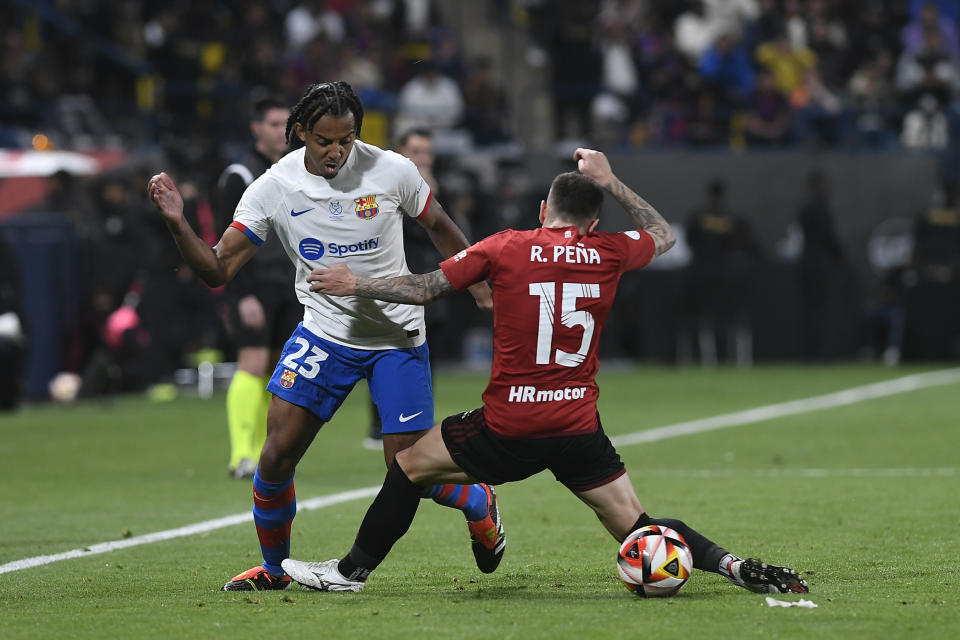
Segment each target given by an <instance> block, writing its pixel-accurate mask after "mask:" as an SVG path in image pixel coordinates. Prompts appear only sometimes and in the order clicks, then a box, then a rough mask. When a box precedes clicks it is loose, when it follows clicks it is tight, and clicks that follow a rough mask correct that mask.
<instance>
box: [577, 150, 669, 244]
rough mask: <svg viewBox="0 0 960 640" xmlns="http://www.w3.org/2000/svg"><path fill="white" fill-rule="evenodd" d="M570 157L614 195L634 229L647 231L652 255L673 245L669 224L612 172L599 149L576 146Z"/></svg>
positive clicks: (580, 168) (591, 177)
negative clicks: (577, 147) (653, 246)
mask: <svg viewBox="0 0 960 640" xmlns="http://www.w3.org/2000/svg"><path fill="white" fill-rule="evenodd" d="M573 159H574V160H575V161H576V162H577V168H578V169H579V170H580V173H582V174H583V175H585V176H587V177H588V178H590V179H592V180H593V181H594V182H596V183H597V184H599V185H600V186H601V187H603V188H604V189H606V190H607V191H608V192H609V193H610V195H612V196H613V197H614V198H616V200H617V202H619V203H620V206H622V207H623V208H624V209H625V210H626V212H627V213H628V214H630V217H631V218H632V219H633V224H634V225H635V226H636V227H637V229H642V230H643V231H646V232H647V233H649V234H650V236H651V237H652V238H653V243H654V245H655V246H656V248H657V250H656V255H658V256H659V255H661V254H662V253H664V252H665V251H667V250H668V249H669V248H670V247H672V246H673V245H674V243H675V242H676V241H677V237H676V235H675V234H674V233H673V229H672V228H670V224H669V223H668V222H667V221H666V220H664V219H663V216H661V215H660V213H659V212H658V211H657V210H656V209H654V208H653V206H652V205H651V204H650V203H649V202H647V201H646V200H644V199H643V198H641V197H640V196H638V195H637V194H636V193H635V192H634V191H633V190H632V189H630V187H628V186H627V185H625V184H623V182H621V181H620V179H619V178H617V176H615V175H614V173H613V169H611V168H610V161H609V160H607V157H606V156H605V155H603V153H601V152H599V151H593V150H592V149H577V151H576V153H574V154H573Z"/></svg>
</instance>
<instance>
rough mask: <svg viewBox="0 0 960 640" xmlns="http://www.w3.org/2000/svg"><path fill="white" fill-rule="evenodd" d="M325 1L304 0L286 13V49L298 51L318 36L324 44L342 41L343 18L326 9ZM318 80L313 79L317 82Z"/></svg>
mask: <svg viewBox="0 0 960 640" xmlns="http://www.w3.org/2000/svg"><path fill="white" fill-rule="evenodd" d="M327 4H328V3H327V2H325V0H304V1H303V2H301V3H300V4H299V5H297V6H296V7H294V8H293V9H291V10H290V11H289V13H287V17H286V19H285V21H284V33H285V35H286V40H287V47H288V48H289V49H290V50H292V51H298V50H300V49H302V48H303V47H304V46H306V45H307V44H308V43H310V42H312V41H313V40H315V39H316V38H317V37H318V36H323V39H324V40H325V41H326V42H330V43H333V44H338V43H340V42H342V41H343V38H344V35H345V34H346V29H345V27H344V23H343V16H341V15H340V14H339V13H337V12H336V11H334V10H333V9H331V8H329V7H327ZM319 79H320V78H319V77H317V78H313V79H311V80H310V81H311V82H317V81H318V80H319Z"/></svg>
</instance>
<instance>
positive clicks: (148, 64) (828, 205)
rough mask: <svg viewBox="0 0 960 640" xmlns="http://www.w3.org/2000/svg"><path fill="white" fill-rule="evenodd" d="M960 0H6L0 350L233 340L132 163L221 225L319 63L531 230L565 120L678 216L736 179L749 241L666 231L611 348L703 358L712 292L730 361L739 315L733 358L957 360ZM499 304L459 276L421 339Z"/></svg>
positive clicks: (207, 227)
mask: <svg viewBox="0 0 960 640" xmlns="http://www.w3.org/2000/svg"><path fill="white" fill-rule="evenodd" d="M958 16H960V2H956V1H951V0H940V1H937V2H922V1H916V0H910V1H904V2H893V1H889V2H885V1H882V0H870V1H867V2H854V1H852V0H836V1H833V2H830V1H825V0H806V1H803V0H783V1H776V0H707V1H705V2H673V1H668V0H633V1H630V0H620V1H613V0H604V1H599V0H583V1H576V0H558V1H553V2H547V1H544V0H540V1H537V0H525V1H524V0H488V1H485V2H455V1H452V0H447V1H444V0H392V1H391V0H338V1H334V0H330V1H328V2H322V1H312V2H311V1H308V2H303V3H297V2H292V1H291V2H286V1H283V0H249V1H241V2H231V3H226V2H216V1H214V0H193V1H191V2H171V3H166V4H164V5H163V6H152V5H150V4H148V3H145V2H137V1H133V2H98V1H94V0H88V1H80V0H77V1H69V0H61V1H51V2H44V1H35V2H26V1H18V2H12V3H6V4H5V5H4V6H3V8H2V9H0V24H2V25H3V26H2V28H0V32H2V49H0V60H2V63H0V238H3V239H4V240H5V241H6V245H7V247H6V249H5V251H6V252H7V253H8V256H6V257H8V258H10V261H9V262H6V261H5V262H3V263H2V264H3V268H2V269H0V271H2V273H0V279H2V280H3V284H4V291H16V292H17V295H16V297H14V296H12V295H6V296H5V297H3V298H0V300H2V301H3V304H4V305H8V306H9V307H10V309H13V310H14V311H15V312H16V313H17V314H18V315H19V317H20V318H22V325H23V327H24V333H25V334H26V335H25V336H24V338H23V339H21V338H17V337H13V338H11V337H10V336H15V333H14V332H10V333H8V334H3V335H5V336H6V337H2V338H0V342H2V341H3V340H6V341H7V344H8V347H5V348H10V349H11V350H10V351H4V352H3V353H4V354H5V355H4V357H3V358H0V369H2V370H3V372H4V374H5V375H18V376H22V377H23V378H24V380H25V391H26V397H27V398H30V399H36V400H39V399H43V398H46V397H47V394H48V383H49V381H50V380H51V379H53V378H54V376H55V375H56V374H57V373H58V372H61V371H72V372H75V373H77V374H80V375H81V376H83V377H84V378H85V379H86V380H88V381H90V384H89V385H88V387H87V388H88V389H89V390H90V392H91V393H110V392H115V391H125V390H135V389H143V388H147V387H149V386H152V385H156V384H158V383H166V382H170V381H171V380H173V376H174V373H175V372H176V371H177V370H182V369H185V368H191V369H192V368H193V367H195V366H196V363H197V360H202V359H204V358H207V357H210V356H209V354H210V353H211V352H213V351H219V352H220V354H221V356H220V358H214V359H221V358H222V359H224V360H229V359H230V357H231V353H230V350H231V346H230V341H229V337H228V336H226V335H225V333H224V330H223V328H222V323H221V322H220V320H219V317H220V316H219V313H220V311H219V308H220V304H219V299H218V293H217V292H216V291H213V292H211V291H208V290H207V289H205V288H204V287H202V286H201V285H200V284H198V283H197V281H196V280H195V279H194V278H193V277H192V275H191V274H190V273H189V270H188V269H186V268H183V267H182V265H181V261H180V259H179V256H178V255H177V253H176V250H175V248H174V246H173V243H172V242H171V241H170V239H169V237H168V234H167V233H166V231H165V229H164V228H163V225H162V223H161V222H160V221H159V218H158V216H157V215H156V214H155V213H154V212H153V210H152V207H151V205H150V204H149V202H148V201H147V200H146V197H145V193H144V188H143V187H144V185H145V184H146V180H147V178H148V177H149V175H151V174H153V173H155V172H156V171H158V170H160V169H164V170H167V171H169V172H170V173H172V174H174V175H175V176H176V177H177V179H178V180H179V181H180V183H181V184H182V185H183V186H184V187H185V188H184V191H185V194H186V195H187V196H188V198H187V203H188V207H187V211H188V215H189V216H191V217H192V219H193V221H194V223H195V224H196V226H197V228H198V229H199V230H200V232H201V234H202V235H203V237H205V238H206V239H208V240H210V241H211V242H213V241H214V240H215V239H216V237H217V236H218V235H219V233H220V231H221V230H220V229H217V228H215V224H214V222H213V217H212V214H211V206H210V198H211V188H212V186H213V184H214V182H215V180H216V177H217V175H218V174H219V172H220V170H221V169H222V167H223V166H224V165H225V164H226V163H227V162H228V161H229V160H231V159H233V158H235V157H236V155H237V154H238V153H239V152H241V151H242V150H243V149H244V147H245V146H246V145H247V144H248V139H247V138H248V136H247V126H246V123H247V113H248V106H249V104H250V101H251V100H252V99H254V98H255V97H256V96H258V95H261V94H263V93H265V92H272V93H278V94H281V95H283V96H285V97H286V98H287V99H289V101H290V103H291V104H293V102H294V101H295V100H296V99H297V97H298V96H299V95H300V93H301V92H302V89H303V88H304V86H305V85H306V84H307V83H310V82H315V81H323V80H331V79H346V80H348V81H349V82H350V83H351V84H352V85H353V86H354V87H355V89H357V90H358V93H359V94H360V95H361V97H362V99H363V100H364V104H365V106H366V109H367V115H366V118H365V120H364V131H363V137H364V139H366V140H367V141H369V142H373V143H375V144H379V145H381V146H385V147H390V146H391V144H392V139H393V136H395V135H396V134H397V133H399V132H400V131H402V130H403V129H404V128H406V127H410V126H414V125H416V126H425V127H427V128H429V129H431V131H433V133H434V137H435V141H436V145H437V150H438V152H439V156H440V157H439V160H438V174H439V179H440V194H439V197H440V199H441V202H442V203H443V204H444V206H445V208H446V209H447V210H448V212H450V213H451V215H452V216H453V217H454V218H455V220H456V221H457V222H458V224H460V225H461V226H462V227H463V228H464V229H465V231H467V232H468V234H469V235H470V237H472V238H480V237H483V236H485V235H487V234H489V233H491V232H494V231H496V230H499V229H501V228H505V227H516V228H525V227H531V226H533V225H534V224H535V223H536V220H535V216H536V211H537V208H536V205H537V203H538V201H539V199H540V198H541V197H543V195H544V194H545V192H546V186H547V184H548V182H549V179H550V178H551V177H552V176H553V175H554V174H555V173H556V171H558V170H562V169H564V168H567V167H569V166H570V165H569V162H568V161H567V160H566V159H567V158H569V157H570V155H571V153H572V150H573V149H574V148H575V147H576V146H578V145H591V146H595V147H597V148H600V149H602V150H604V151H606V152H607V153H608V154H609V155H610V156H611V158H612V161H613V166H614V168H615V170H616V171H617V173H618V174H619V175H620V176H621V177H622V178H623V179H624V181H625V182H627V183H628V184H629V185H631V186H632V187H634V188H635V189H636V190H637V191H638V192H639V193H641V195H643V196H645V197H647V198H648V199H649V200H650V201H651V202H652V203H653V204H654V205H655V206H657V208H658V209H659V210H660V211H661V212H662V213H663V214H664V215H665V217H666V218H667V219H668V220H669V221H671V222H672V223H675V224H676V225H677V227H678V228H679V229H680V230H681V231H682V232H689V230H690V229H689V227H690V226H691V225H692V224H693V223H692V217H691V216H692V214H693V213H694V212H695V211H697V210H698V208H701V207H703V205H704V202H705V198H706V194H707V191H708V187H709V186H710V185H711V184H715V183H717V182H718V181H719V182H722V183H723V184H724V185H725V193H726V196H727V197H726V202H727V206H728V208H729V211H730V212H732V213H733V214H734V216H735V219H736V220H737V224H738V227H737V228H738V229H741V230H742V231H743V233H742V234H737V238H738V239H739V238H749V239H750V240H751V241H750V242H749V243H746V242H744V243H742V245H741V243H739V242H738V243H720V247H719V248H718V247H716V246H714V247H713V248H710V247H708V248H707V249H704V256H706V257H707V258H709V259H711V260H718V259H722V260H724V261H730V262H731V263H732V264H733V265H734V267H732V268H731V270H730V274H728V275H730V277H728V278H726V279H719V280H716V279H715V280H710V279H709V278H704V273H703V270H702V269H698V268H697V260H696V258H697V255H696V253H697V252H696V251H694V249H693V245H692V244H691V243H688V242H686V241H685V238H686V236H687V235H688V234H687V233H682V234H681V238H682V240H681V242H680V243H679V244H678V246H677V247H676V248H675V249H674V250H673V251H672V252H671V253H670V254H667V256H666V257H665V259H664V260H663V261H662V262H659V263H658V264H656V268H655V269H650V270H648V271H641V272H638V273H634V274H630V275H629V276H628V277H627V278H625V280H624V283H623V286H622V289H621V296H622V298H624V299H623V300H621V301H620V302H619V303H618V305H616V306H615V310H614V315H613V316H612V317H611V319H610V321H609V328H608V330H607V332H606V333H605V335H604V340H605V342H604V343H603V345H602V352H603V354H604V356H605V357H607V358H612V357H619V358H626V359H629V360H631V361H657V362H681V363H683V362H697V361H704V360H705V359H706V360H707V361H708V362H709V361H710V358H709V357H707V354H705V353H704V349H703V341H702V338H703V336H702V333H703V331H702V330H703V326H704V325H703V322H702V320H703V317H704V314H706V315H707V316H711V315H712V316H716V318H717V319H718V320H719V321H718V322H717V323H715V329H716V332H717V334H718V345H719V348H718V354H717V357H718V359H719V360H721V361H723V360H730V359H732V358H733V357H734V355H735V353H734V352H736V353H737V354H740V352H739V351H738V350H737V349H735V348H734V347H733V346H731V347H730V348H727V346H726V342H725V340H724V336H725V335H726V333H730V335H731V336H732V337H736V336H737V335H740V336H741V337H742V335H743V332H744V331H747V334H748V335H751V334H752V340H751V343H752V354H750V357H749V358H746V359H744V358H741V364H748V363H749V362H750V361H751V360H818V361H823V360H827V361H830V360H838V359H845V360H849V359H854V358H864V359H885V360H886V362H888V363H889V364H897V363H899V362H901V361H903V360H941V359H957V358H958V357H960V340H958V335H960V295H958V293H960V291H958V288H960V285H958V280H957V275H958V268H960V216H958V213H957V210H956V208H955V205H956V203H955V200H954V193H955V188H956V180H957V177H958V176H957V171H958V168H957V166H958V165H957V150H958V144H960V137H958V130H957V124H958V118H957V116H958V111H957V102H956V93H957V90H958V88H960V71H958V62H960V50H958V38H957V30H958ZM767 69H769V70H772V71H773V73H767V72H766V71H765V70H767ZM434 75H436V76H438V78H439V79H433V80H431V81H429V82H427V81H425V80H424V77H425V76H431V77H432V76H434ZM458 96H459V99H458ZM812 172H819V173H821V174H822V175H823V176H824V177H825V181H826V188H825V190H823V191H818V192H816V193H811V192H810V190H809V188H808V185H809V180H808V179H809V176H810V175H811V173H812ZM805 207H806V208H808V210H809V209H810V208H812V209H814V210H816V211H819V212H821V213H823V212H829V214H830V217H829V220H828V221H829V223H830V226H831V227H832V228H833V229H834V230H835V232H836V239H837V244H838V245H839V248H840V250H839V251H837V252H835V253H834V255H833V256H832V259H831V261H828V262H827V263H826V265H825V266H824V265H823V264H821V265H820V268H819V269H813V271H812V272H811V271H809V270H807V271H805V269H804V258H803V256H804V252H803V245H804V244H806V245H807V246H808V247H809V246H812V245H814V244H816V242H817V241H818V240H821V239H822V238H819V237H814V238H809V237H808V238H803V237H802V233H801V231H800V229H801V226H800V224H799V222H800V220H801V211H802V210H803V209H804V208H805ZM606 214H607V215H606V218H605V220H604V228H607V229H617V228H624V227H625V226H626V225H625V222H626V220H625V219H624V218H623V216H622V214H620V213H618V212H617V211H616V210H615V207H612V206H611V207H610V210H608V211H606ZM710 251H720V252H721V253H723V257H722V258H721V257H718V255H719V254H711V253H709V252H710ZM704 256H701V257H704ZM811 273H813V275H814V276H815V277H817V278H819V280H817V281H816V282H814V283H813V284H812V286H811V283H810V277H811ZM811 291H814V292H818V293H819V295H815V296H814V299H813V300H811V298H810V293H811ZM717 292H719V293H721V294H722V295H721V296H720V298H721V302H720V303H719V306H717V301H716V300H714V298H716V297H717V295H716V293H717ZM708 300H709V301H711V304H713V305H714V306H713V307H710V305H709V304H707V301H708ZM8 310H9V309H8V308H0V314H3V313H5V312H7V311H8ZM118 310H120V311H119V313H118ZM488 324H489V320H488V319H487V318H484V317H480V316H477V315H475V314H474V313H473V310H472V308H471V305H470V304H469V301H468V300H457V301H454V304H452V305H451V309H450V317H449V318H448V321H447V323H446V326H447V327H448V329H447V330H446V331H445V330H444V329H443V328H442V327H441V329H440V330H438V331H436V332H434V335H433V337H432V342H433V343H434V344H435V345H436V346H435V347H434V348H435V349H439V352H440V355H441V358H442V359H443V360H445V361H447V362H448V363H451V364H452V363H464V362H465V363H468V364H471V363H472V364H479V365H481V366H482V364H483V362H484V359H485V358H486V357H488V353H487V351H488V349H489V331H488V329H487V327H488ZM898 327H899V330H898ZM725 328H730V329H731V331H730V332H726V331H724V329H725ZM733 342H734V341H731V345H733ZM11 343H13V347H10V346H9V345H10V344H11ZM14 349H21V351H23V350H24V349H25V351H23V352H24V355H25V358H23V359H22V363H21V362H20V360H21V359H20V358H19V357H15V356H12V355H6V354H8V353H14ZM198 354H201V355H198ZM740 355H741V356H742V354H740ZM21 364H22V366H21Z"/></svg>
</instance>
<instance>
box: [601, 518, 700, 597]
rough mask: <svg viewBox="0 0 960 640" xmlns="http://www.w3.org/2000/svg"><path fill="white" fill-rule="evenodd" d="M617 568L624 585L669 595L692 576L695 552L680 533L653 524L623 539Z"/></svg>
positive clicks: (646, 592)
mask: <svg viewBox="0 0 960 640" xmlns="http://www.w3.org/2000/svg"><path fill="white" fill-rule="evenodd" d="M617 569H618V570H619V571H620V579H621V580H623V584H624V586H626V587H627V589H629V590H630V591H632V592H634V593H635V594H637V595H638V596H642V597H644V598H666V597H669V596H672V595H673V594H675V593H676V592H677V591H680V587H682V586H683V585H684V584H686V582H687V580H688V579H689V578H690V572H691V570H692V569H693V555H692V554H691V553H690V547H688V546H687V542H686V540H684V539H683V537H682V536H681V535H680V534H679V533H677V532H676V531H674V530H673V529H671V528H669V527H662V526H660V525H656V524H652V525H650V526H647V527H643V528H642V529H637V530H636V531H634V532H633V533H631V534H630V535H628V536H627V538H626V540H624V541H623V544H622V545H620V553H619V554H617Z"/></svg>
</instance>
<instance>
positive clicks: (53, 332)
mask: <svg viewBox="0 0 960 640" xmlns="http://www.w3.org/2000/svg"><path fill="white" fill-rule="evenodd" d="M0 233H2V234H3V236H4V238H5V239H6V241H7V243H8V245H9V246H10V248H11V249H12V250H13V254H14V255H15V256H16V258H17V261H18V264H19V266H20V279H21V287H20V291H21V296H22V300H21V307H22V309H23V314H24V316H25V317H24V318H23V322H24V324H25V325H26V331H27V338H28V351H27V381H26V392H27V397H28V398H31V399H35V400H37V399H43V398H46V396H47V384H48V383H49V381H50V379H51V378H53V376H54V375H56V374H57V373H58V372H59V371H61V370H62V368H63V366H64V361H65V360H66V351H67V344H68V341H69V337H70V335H71V334H72V333H73V332H74V331H75V330H76V327H77V323H78V309H79V299H80V296H81V287H82V285H83V283H81V282H79V281H78V277H77V274H78V271H79V269H78V266H79V265H78V260H80V256H79V253H78V251H77V245H76V238H75V235H74V230H73V226H72V225H71V224H70V222H69V221H68V220H67V219H66V218H65V217H63V216H59V215H55V214H43V213H30V214H26V215H23V216H20V217H18V218H11V219H8V220H5V221H4V223H3V224H0Z"/></svg>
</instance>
